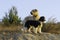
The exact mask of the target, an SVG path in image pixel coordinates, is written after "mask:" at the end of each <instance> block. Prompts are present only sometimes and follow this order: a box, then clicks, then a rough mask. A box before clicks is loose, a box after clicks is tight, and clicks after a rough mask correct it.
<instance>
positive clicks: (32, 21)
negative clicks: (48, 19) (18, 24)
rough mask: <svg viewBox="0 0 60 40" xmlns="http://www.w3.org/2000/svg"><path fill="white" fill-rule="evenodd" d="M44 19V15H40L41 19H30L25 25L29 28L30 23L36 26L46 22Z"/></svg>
mask: <svg viewBox="0 0 60 40" xmlns="http://www.w3.org/2000/svg"><path fill="white" fill-rule="evenodd" d="M44 21H45V17H44V16H42V17H40V19H39V20H38V21H36V20H28V21H26V23H25V27H27V29H29V28H30V25H31V26H34V27H35V28H36V27H38V25H41V23H40V22H44Z"/></svg>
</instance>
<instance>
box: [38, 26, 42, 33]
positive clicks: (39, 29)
mask: <svg viewBox="0 0 60 40" xmlns="http://www.w3.org/2000/svg"><path fill="white" fill-rule="evenodd" d="M41 29H42V25H39V26H38V32H39V33H42V32H41Z"/></svg>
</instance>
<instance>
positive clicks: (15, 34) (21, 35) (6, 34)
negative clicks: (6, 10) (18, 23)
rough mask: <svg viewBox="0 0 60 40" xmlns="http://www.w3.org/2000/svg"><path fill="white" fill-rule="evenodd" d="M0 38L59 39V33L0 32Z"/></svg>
mask: <svg viewBox="0 0 60 40" xmlns="http://www.w3.org/2000/svg"><path fill="white" fill-rule="evenodd" d="M0 40H60V34H51V33H45V32H43V33H41V34H35V33H27V32H1V33H0Z"/></svg>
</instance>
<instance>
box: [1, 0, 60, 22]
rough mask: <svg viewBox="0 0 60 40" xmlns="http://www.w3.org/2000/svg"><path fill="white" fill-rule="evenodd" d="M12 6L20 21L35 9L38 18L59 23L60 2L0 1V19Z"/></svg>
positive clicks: (59, 0)
mask: <svg viewBox="0 0 60 40" xmlns="http://www.w3.org/2000/svg"><path fill="white" fill-rule="evenodd" d="M12 6H15V7H16V8H17V11H18V16H19V17H21V19H22V20H23V19H24V18H25V17H26V16H29V15H30V11H31V10H32V9H37V10H38V11H39V15H40V16H45V17H46V21H47V20H48V19H49V18H50V17H54V18H56V20H57V21H58V22H60V0H0V19H2V18H3V17H4V16H5V12H7V13H8V12H9V10H10V9H11V8H12Z"/></svg>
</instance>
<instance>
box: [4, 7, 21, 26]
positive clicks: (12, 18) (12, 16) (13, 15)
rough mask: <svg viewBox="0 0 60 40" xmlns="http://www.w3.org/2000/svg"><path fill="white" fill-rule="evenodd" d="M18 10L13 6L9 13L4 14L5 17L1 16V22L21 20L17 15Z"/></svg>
mask: <svg viewBox="0 0 60 40" xmlns="http://www.w3.org/2000/svg"><path fill="white" fill-rule="evenodd" d="M17 14H18V12H17V9H16V8H15V7H14V6H13V7H12V8H11V9H10V11H9V15H7V14H6V15H5V16H6V17H4V18H3V23H4V24H8V23H9V24H16V25H18V24H20V22H21V18H19V17H18V15H17Z"/></svg>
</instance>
